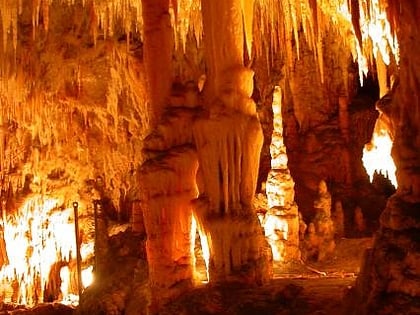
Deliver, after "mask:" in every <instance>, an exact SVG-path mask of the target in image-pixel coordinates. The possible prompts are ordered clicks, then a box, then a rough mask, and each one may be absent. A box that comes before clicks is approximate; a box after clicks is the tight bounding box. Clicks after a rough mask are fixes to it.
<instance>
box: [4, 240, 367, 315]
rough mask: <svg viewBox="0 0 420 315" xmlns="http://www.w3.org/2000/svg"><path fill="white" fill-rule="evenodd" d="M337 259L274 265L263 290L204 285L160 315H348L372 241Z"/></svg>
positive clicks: (346, 243)
mask: <svg viewBox="0 0 420 315" xmlns="http://www.w3.org/2000/svg"><path fill="white" fill-rule="evenodd" d="M336 243H337V246H336V251H335V256H334V257H330V258H329V259H328V260H326V261H325V262H310V263H308V264H301V263H296V264H289V265H287V266H284V265H282V264H279V263H274V266H273V279H272V280H271V281H270V283H268V284H265V285H263V286H244V285H243V284H242V285H240V284H228V285H226V284H225V285H223V286H214V285H207V284H202V285H199V286H197V287H195V288H194V289H192V290H191V291H189V292H187V293H185V294H184V295H183V296H181V297H179V298H178V299H177V300H175V301H173V302H172V303H170V304H169V305H166V306H165V307H164V309H163V310H162V312H161V313H160V315H210V314H215V315H216V314H220V315H306V314H308V315H309V314H318V315H322V314H325V315H344V314H346V309H348V308H349V307H351V305H349V302H345V301H344V298H345V297H346V295H347V294H348V292H349V290H350V289H351V288H352V287H353V286H354V284H355V281H356V277H357V275H358V273H359V268H360V265H361V261H362V256H363V253H364V250H365V249H366V248H369V247H371V246H372V239H371V238H359V239H340V240H337V242H336ZM72 313H73V310H72V309H70V308H67V307H64V306H59V305H57V304H55V306H54V307H52V305H51V304H49V305H45V306H43V307H36V308H35V309H32V310H20V311H16V310H15V311H14V312H10V310H9V312H7V311H5V310H3V311H2V310H0V315H3V314H14V315H15V314H16V315H17V314H25V315H32V314H34V315H35V314H36V315H55V314H57V315H58V314H69V315H70V314H72Z"/></svg>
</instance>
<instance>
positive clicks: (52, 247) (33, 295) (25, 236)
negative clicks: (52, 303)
mask: <svg viewBox="0 0 420 315" xmlns="http://www.w3.org/2000/svg"><path fill="white" fill-rule="evenodd" d="M58 203H59V200H57V199H44V198H42V197H41V196H37V195H35V196H34V197H32V198H29V199H27V200H26V201H25V203H24V204H23V205H22V207H21V208H20V209H19V210H17V211H16V212H15V213H14V214H10V215H8V216H6V215H5V213H4V212H3V224H2V225H3V226H2V228H3V235H4V245H5V252H4V253H3V255H6V257H7V260H6V261H4V263H3V266H2V267H1V269H0V292H1V294H3V295H4V296H5V302H18V303H21V304H27V305H33V304H36V303H39V302H42V301H43V296H44V290H46V288H47V287H48V285H49V284H48V283H49V281H54V280H53V279H51V277H54V276H53V275H52V267H53V265H55V264H57V263H62V264H63V266H65V265H67V264H68V263H69V262H70V261H71V260H72V259H75V257H74V253H75V252H76V242H75V233H74V223H73V222H74V218H73V209H71V208H68V209H64V210H60V209H58V208H57V207H58ZM3 211H5V210H4V209H3ZM81 253H82V258H83V259H86V258H87V257H88V256H89V255H92V254H93V246H90V245H89V244H85V245H83V246H82V248H81ZM63 268H64V269H63ZM63 268H61V269H63V270H62V271H59V274H60V276H62V277H64V279H63V280H62V281H63V283H62V286H61V295H62V299H63V300H66V299H68V297H69V296H70V295H71V294H73V295H74V294H75V293H76V292H74V291H72V290H71V289H70V288H71V287H73V288H74V283H73V284H71V283H70V282H71V280H70V279H71V277H70V272H69V271H68V267H63ZM65 268H67V275H66V272H65V271H66V270H65ZM83 274H84V278H85V285H86V286H88V285H90V283H91V282H92V268H87V269H85V270H83ZM65 275H66V276H65ZM89 278H90V280H89Z"/></svg>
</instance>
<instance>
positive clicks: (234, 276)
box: [194, 0, 271, 283]
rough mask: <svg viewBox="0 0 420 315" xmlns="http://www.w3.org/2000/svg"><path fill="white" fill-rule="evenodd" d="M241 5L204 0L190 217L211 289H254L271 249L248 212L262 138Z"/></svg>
mask: <svg viewBox="0 0 420 315" xmlns="http://www.w3.org/2000/svg"><path fill="white" fill-rule="evenodd" d="M242 2H243V1H241V0H203V1H202V13H203V23H204V33H205V36H204V43H205V49H206V50H205V51H206V54H207V55H206V58H207V63H208V67H209V69H210V72H209V77H208V82H207V83H206V84H208V86H207V87H205V89H206V93H207V94H206V96H207V100H206V108H205V110H204V112H203V114H202V115H201V116H200V117H199V118H198V119H197V120H196V122H195V124H194V140H195V144H196V147H197V152H198V158H199V165H200V166H199V181H198V182H199V191H200V196H199V198H198V199H197V202H196V216H197V220H198V221H199V224H200V225H201V227H202V229H203V230H204V232H205V233H206V235H207V239H208V243H209V248H210V263H209V276H210V281H211V282H219V281H244V282H248V283H261V282H264V281H265V280H267V279H268V278H269V277H270V268H271V265H270V264H269V263H268V262H269V259H270V255H271V253H270V249H269V247H268V245H267V243H266V241H265V238H264V235H263V233H262V230H261V226H260V224H259V222H258V218H257V216H256V213H255V211H254V209H253V206H252V200H253V197H254V193H255V189H256V183H257V175H258V166H259V155H260V152H261V147H262V143H263V134H262V129H261V125H260V122H259V120H258V117H257V113H256V106H255V103H254V101H253V100H252V99H251V94H252V92H253V74H254V73H253V71H251V70H250V69H248V68H246V67H244V61H243V59H244V57H243V56H244V20H245V19H246V17H245V16H244V15H243V12H244V8H243V6H242V5H243V3H242Z"/></svg>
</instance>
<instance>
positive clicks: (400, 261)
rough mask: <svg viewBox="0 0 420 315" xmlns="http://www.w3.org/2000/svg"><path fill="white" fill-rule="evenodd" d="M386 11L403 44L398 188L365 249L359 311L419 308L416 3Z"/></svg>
mask: <svg viewBox="0 0 420 315" xmlns="http://www.w3.org/2000/svg"><path fill="white" fill-rule="evenodd" d="M389 16H390V18H391V19H392V21H393V22H394V25H393V26H394V27H395V29H396V31H397V33H398V38H399V41H400V49H401V56H403V58H402V59H401V69H400V73H399V85H398V86H397V87H396V90H395V93H394V96H393V100H392V109H391V121H392V125H393V127H394V128H395V129H394V130H395V136H394V139H395V141H394V146H393V157H394V160H395V164H396V166H397V180H398V189H397V192H396V193H395V194H394V195H393V196H392V197H391V198H390V199H389V200H388V203H387V206H386V208H385V210H384V212H383V213H382V214H381V220H380V228H379V231H378V232H377V233H376V236H375V242H374V245H373V249H372V251H370V252H369V253H367V255H366V259H365V262H364V270H363V273H362V275H361V276H360V277H359V279H358V282H359V285H358V290H357V292H356V293H357V294H358V297H359V299H360V300H362V301H364V302H365V303H364V304H362V305H361V307H360V309H359V310H356V311H355V313H357V314H371V313H375V314H417V313H419V312H420V304H419V299H420V292H419V276H420V272H419V253H420V249H419V238H418V235H419V228H420V216H419V209H420V181H419V178H420V173H419V166H420V155H419V154H420V153H419V152H420V144H419V143H420V142H419V139H420V133H419V127H418V126H419V122H420V120H419V119H420V115H419V113H420V107H419V106H420V102H419V97H418V92H417V91H418V89H419V87H420V86H419V84H418V82H419V81H418V80H419V73H420V72H419V70H420V69H419V58H420V57H419V47H418V46H415V45H413V43H415V42H418V41H419V40H420V37H419V34H420V33H419V30H420V29H419V26H418V24H417V23H416V21H417V20H418V18H419V17H420V8H419V7H418V6H417V5H415V4H414V3H412V2H402V1H390V8H389Z"/></svg>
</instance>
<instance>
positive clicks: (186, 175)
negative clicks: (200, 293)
mask: <svg viewBox="0 0 420 315" xmlns="http://www.w3.org/2000/svg"><path fill="white" fill-rule="evenodd" d="M142 11H143V22H144V62H145V68H146V75H147V81H148V93H149V95H148V96H149V100H150V104H149V105H150V127H151V128H150V134H149V135H148V136H147V138H146V139H145V140H144V142H143V153H144V156H145V160H146V161H145V162H144V163H143V165H142V166H141V168H140V169H139V173H138V176H139V177H138V181H139V183H140V196H139V201H138V203H136V205H135V207H134V208H133V210H134V211H135V213H133V219H135V222H133V223H136V224H135V226H134V228H135V229H136V231H141V230H142V227H141V218H140V216H141V215H143V219H144V228H145V231H146V234H147V241H146V252H147V261H148V268H149V286H150V291H151V301H150V308H149V311H150V312H151V313H153V314H154V313H158V312H159V309H160V307H161V306H162V305H163V304H165V303H166V302H168V301H170V300H171V299H174V298H176V297H177V296H178V295H179V294H181V293H182V292H184V291H185V290H187V289H188V288H190V287H191V285H192V280H193V257H192V252H191V246H192V245H191V244H192V241H193V239H192V235H191V226H192V203H191V201H192V200H193V199H195V198H196V197H197V188H196V172H197V167H198V163H197V154H196V152H195V149H194V148H193V147H192V146H191V145H190V143H189V142H191V141H189V140H188V139H189V138H191V136H190V137H189V136H188V133H186V132H185V130H187V131H188V129H187V128H182V127H180V126H181V124H182V123H183V122H184V124H188V123H186V122H185V120H188V118H189V117H190V116H191V115H190V114H188V113H185V110H184V111H182V110H177V109H176V108H172V109H170V108H169V103H170V102H169V101H170V90H171V85H172V65H171V64H172V50H173V44H174V42H173V30H172V27H171V19H170V14H169V0H143V1H142ZM189 125H191V123H189ZM190 133H191V132H190Z"/></svg>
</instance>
